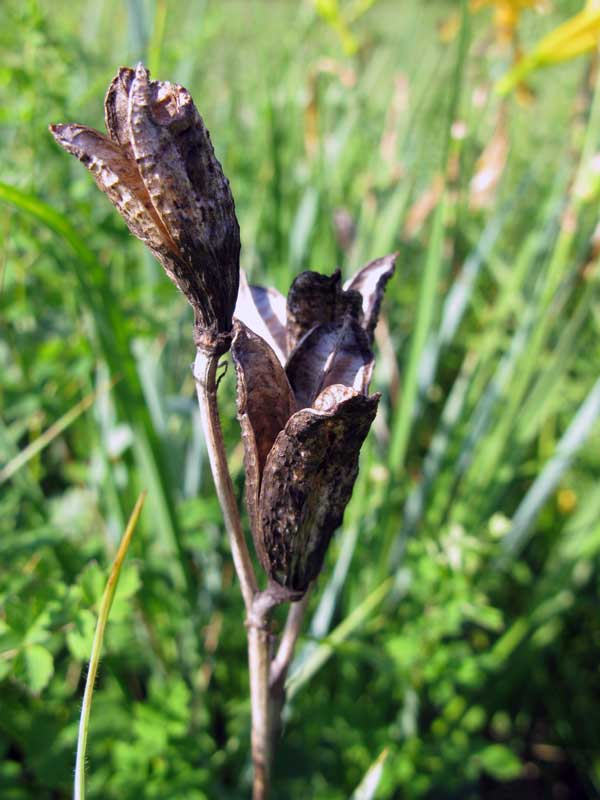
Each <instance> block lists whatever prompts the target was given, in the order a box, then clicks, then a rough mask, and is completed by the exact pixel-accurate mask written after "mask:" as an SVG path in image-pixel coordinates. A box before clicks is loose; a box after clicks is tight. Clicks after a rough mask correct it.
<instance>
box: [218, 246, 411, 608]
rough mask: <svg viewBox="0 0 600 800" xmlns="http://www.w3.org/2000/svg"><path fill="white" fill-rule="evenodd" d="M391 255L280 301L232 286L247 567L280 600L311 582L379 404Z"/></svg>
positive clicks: (307, 279) (297, 287) (298, 285)
mask: <svg viewBox="0 0 600 800" xmlns="http://www.w3.org/2000/svg"><path fill="white" fill-rule="evenodd" d="M394 261H395V255H391V256H387V257H385V258H381V259H378V260H377V261H373V262H372V263H370V264H368V265H367V266H366V267H363V269H361V270H359V272H358V273H357V274H356V275H355V276H354V278H352V279H351V280H350V281H348V283H347V284H345V286H342V283H341V277H340V273H339V271H338V272H336V273H334V274H333V275H332V276H324V275H320V274H319V273H316V272H303V273H302V274H300V275H299V276H298V277H297V278H296V279H295V281H294V282H293V284H292V286H291V288H290V291H289V294H288V297H287V301H286V299H285V298H284V297H283V296H282V295H280V294H279V293H278V292H276V291H275V290H274V289H264V288H262V287H257V286H248V284H247V282H246V280H245V278H244V276H242V281H241V290H240V296H239V298H238V304H237V307H236V311H235V317H236V319H235V321H234V338H233V344H232V355H233V358H234V362H235V366H236V372H237V385H238V393H237V403H238V416H239V419H240V423H241V427H242V437H243V441H244V452H245V468H246V500H247V505H248V511H249V516H250V520H251V525H252V535H253V539H254V544H255V549H256V552H257V555H258V558H259V560H260V562H261V564H262V566H263V568H264V569H265V571H266V572H267V574H268V576H269V578H270V579H271V581H273V582H274V583H275V584H276V585H277V586H278V587H280V588H283V589H284V590H285V591H286V592H287V597H288V599H291V600H295V599H298V598H299V597H301V596H302V594H303V593H304V592H305V591H306V589H307V588H308V585H309V584H310V582H311V581H312V580H314V578H316V577H317V575H318V574H319V572H320V570H321V568H322V565H323V559H324V557H325V553H326V551H327V547H328V545H329V542H330V540H331V537H332V535H333V533H334V531H335V529H336V528H337V527H338V526H339V525H340V523H341V521H342V517H343V514H344V509H345V507H346V505H347V503H348V501H349V499H350V496H351V494H352V489H353V487H354V482H355V480H356V476H357V473H358V458H359V453H360V448H361V446H362V443H363V441H364V439H365V437H366V435H367V433H368V431H369V428H370V426H371V423H372V422H373V419H374V418H375V414H376V411H377V404H378V402H379V395H377V394H374V395H369V394H368V387H369V381H370V379H371V374H372V371H373V353H372V351H371V344H372V339H373V334H374V330H375V325H376V322H377V317H378V314H379V308H380V305H381V300H382V297H383V292H384V289H385V285H386V283H387V281H388V280H389V278H390V277H391V275H392V273H393V271H394Z"/></svg>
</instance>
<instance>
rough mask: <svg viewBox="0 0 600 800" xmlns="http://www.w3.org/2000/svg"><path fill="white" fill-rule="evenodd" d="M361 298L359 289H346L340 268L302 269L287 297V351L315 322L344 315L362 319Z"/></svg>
mask: <svg viewBox="0 0 600 800" xmlns="http://www.w3.org/2000/svg"><path fill="white" fill-rule="evenodd" d="M361 306H362V300H361V297H360V295H359V294H358V292H354V291H350V292H345V291H344V290H343V289H342V279H341V274H340V271H339V270H336V271H335V272H334V273H333V275H331V276H328V275H320V274H319V273H318V272H301V273H300V275H298V277H297V278H296V279H295V280H294V282H293V283H292V285H291V287H290V291H289V293H288V298H287V351H288V353H291V352H292V350H293V349H294V348H295V347H296V345H297V344H298V342H299V341H300V339H302V337H303V336H304V335H305V334H307V333H308V332H309V331H310V330H311V328H314V326H315V325H322V324H324V323H327V322H337V321H341V320H343V319H344V318H345V317H351V318H352V319H356V320H360V318H361V316H362V311H361Z"/></svg>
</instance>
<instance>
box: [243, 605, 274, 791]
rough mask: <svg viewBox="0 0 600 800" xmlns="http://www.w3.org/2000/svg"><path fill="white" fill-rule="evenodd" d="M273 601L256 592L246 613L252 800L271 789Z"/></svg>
mask: <svg viewBox="0 0 600 800" xmlns="http://www.w3.org/2000/svg"><path fill="white" fill-rule="evenodd" d="M275 605H277V601H275V600H273V598H272V597H271V596H270V595H269V594H268V592H260V593H259V594H257V595H256V597H255V599H254V603H253V606H252V610H251V612H250V614H249V615H248V621H247V626H248V667H249V672H250V701H251V704H252V765H253V767H254V780H253V784H252V800H267V798H268V797H269V795H270V788H271V762H272V755H273V737H272V735H271V731H272V715H271V711H272V704H271V692H270V691H269V670H270V665H271V629H270V620H271V612H272V610H273V608H274V607H275Z"/></svg>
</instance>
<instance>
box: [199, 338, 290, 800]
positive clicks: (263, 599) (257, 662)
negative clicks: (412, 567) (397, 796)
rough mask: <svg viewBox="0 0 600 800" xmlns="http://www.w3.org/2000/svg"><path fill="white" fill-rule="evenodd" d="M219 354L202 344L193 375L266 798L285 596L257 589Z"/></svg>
mask: <svg viewBox="0 0 600 800" xmlns="http://www.w3.org/2000/svg"><path fill="white" fill-rule="evenodd" d="M217 365H218V357H217V356H216V355H207V354H206V353H205V352H203V351H202V350H201V349H198V351H197V354H196V360H195V362H194V378H195V380H196V391H197V395H198V404H199V406H200V415H201V418H202V429H203V431H204V437H205V440H206V446H207V450H208V456H209V460H210V466H211V470H212V474H213V480H214V482H215V488H216V491H217V496H218V498H219V503H220V505H221V510H222V512H223V517H224V520H225V527H226V529H227V535H228V537H229V544H230V546H231V553H232V556H233V563H234V566H235V570H236V572H237V575H238V578H239V581H240V587H241V590H242V595H243V598H244V605H245V606H246V615H247V619H246V625H247V628H248V672H249V681H250V700H251V704H252V763H253V766H254V781H253V793H252V796H253V799H254V800H267V798H268V796H269V790H270V768H271V742H272V737H271V721H270V711H271V704H270V693H269V667H270V662H271V633H270V618H271V612H272V610H273V608H274V607H275V606H276V605H277V604H278V603H279V602H281V597H277V596H276V594H274V593H273V591H270V590H269V589H267V590H266V591H264V592H259V591H258V585H257V582H256V576H255V574H254V568H253V566H252V561H251V559H250V553H249V552H248V547H247V545H246V539H245V537H244V532H243V530H242V524H241V521H240V516H239V511H238V507H237V503H236V500H235V494H234V491H233V484H232V482H231V476H230V474H229V468H228V466H227V456H226V453H225V445H224V442H223V433H222V430H221V423H220V421H219V409H218V405H217V380H216V372H217Z"/></svg>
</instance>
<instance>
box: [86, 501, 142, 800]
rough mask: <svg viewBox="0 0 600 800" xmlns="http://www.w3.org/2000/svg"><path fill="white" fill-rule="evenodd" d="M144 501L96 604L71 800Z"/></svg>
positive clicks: (129, 525) (137, 506)
mask: <svg viewBox="0 0 600 800" xmlns="http://www.w3.org/2000/svg"><path fill="white" fill-rule="evenodd" d="M145 499H146V492H142V493H141V494H140V496H139V497H138V500H137V503H136V504H135V507H134V509H133V511H132V512H131V516H130V518H129V522H128V523H127V528H126V529H125V533H124V534H123V538H122V539H121V544H120V545H119V549H118V550H117V554H116V556H115V560H114V561H113V565H112V568H111V571H110V575H109V577H108V581H107V583H106V587H105V589H104V594H103V595H102V600H101V602H100V612H99V614H98V622H97V623H96V631H95V633H94V641H93V643H92V653H91V656H90V664H89V667H88V674H87V678H86V681H85V691H84V693H83V705H82V707H81V717H80V720H79V734H78V736H77V758H76V761H75V790H74V794H73V797H74V800H84V798H85V751H86V746H87V735H88V726H89V721H90V712H91V710H92V695H93V693H94V683H95V681H96V674H97V672H98V664H99V662H100V653H101V651H102V641H103V639H104V631H105V629H106V623H107V621H108V615H109V613H110V608H111V606H112V602H113V599H114V596H115V592H116V590H117V585H118V583H119V576H120V574H121V567H122V566H123V561H124V560H125V556H126V555H127V550H128V548H129V544H130V542H131V538H132V536H133V533H134V531H135V527H136V525H137V522H138V519H139V518H140V514H141V513H142V508H143V505H144V500H145Z"/></svg>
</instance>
